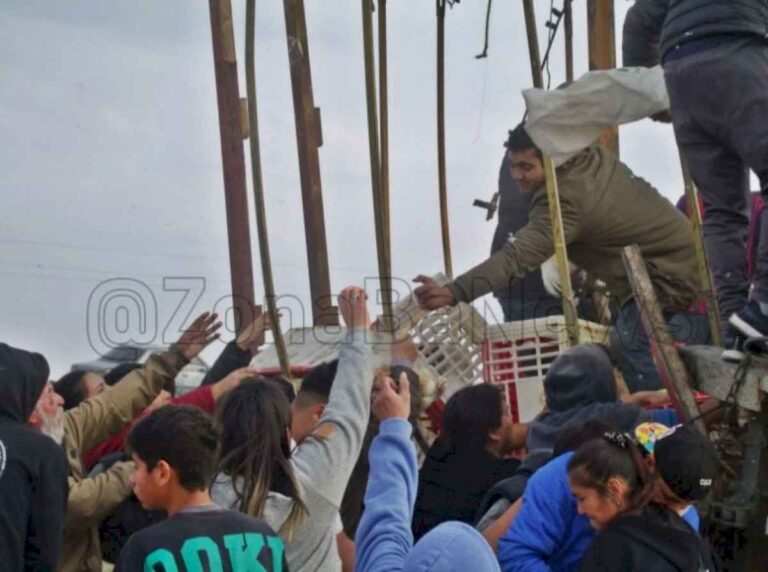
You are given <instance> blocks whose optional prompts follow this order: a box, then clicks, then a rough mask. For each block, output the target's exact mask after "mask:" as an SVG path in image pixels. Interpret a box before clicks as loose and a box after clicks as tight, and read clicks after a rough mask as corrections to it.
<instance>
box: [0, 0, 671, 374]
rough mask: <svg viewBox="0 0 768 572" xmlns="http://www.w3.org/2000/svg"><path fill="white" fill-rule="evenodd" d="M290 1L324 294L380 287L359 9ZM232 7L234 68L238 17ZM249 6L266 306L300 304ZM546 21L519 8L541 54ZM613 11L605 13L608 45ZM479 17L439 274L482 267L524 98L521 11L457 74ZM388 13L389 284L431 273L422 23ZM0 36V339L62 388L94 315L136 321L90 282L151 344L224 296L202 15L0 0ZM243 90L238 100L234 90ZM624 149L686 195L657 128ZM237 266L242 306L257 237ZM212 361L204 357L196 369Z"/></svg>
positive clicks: (284, 79)
mask: <svg viewBox="0 0 768 572" xmlns="http://www.w3.org/2000/svg"><path fill="white" fill-rule="evenodd" d="M305 3H306V9H307V25H308V29H309V42H310V49H311V54H312V65H313V69H312V71H313V82H314V88H315V101H316V104H317V105H318V106H319V107H321V109H322V119H323V129H324V133H323V135H324V142H325V144H324V146H323V147H322V149H321V171H322V179H323V193H324V199H325V213H326V224H327V230H328V243H329V249H330V265H331V275H332V287H333V289H334V290H335V291H338V290H339V289H341V288H342V287H343V286H345V285H348V284H351V283H362V282H363V281H364V280H365V278H366V277H368V276H375V275H376V255H375V239H374V226H373V209H372V202H371V190H370V174H369V163H368V151H367V144H368V143H367V131H366V129H367V126H366V116H365V97H364V83H363V58H362V46H361V43H362V31H361V16H360V3H359V2H354V1H349V0H346V1H342V0H324V1H321V0H305ZM233 4H234V12H235V22H236V35H237V46H238V57H239V60H240V67H241V70H242V67H243V62H244V54H243V32H244V26H245V24H244V16H245V14H244V12H245V9H244V4H245V2H244V0H233ZM560 4H562V0H555V5H556V6H557V5H560ZM257 5H258V16H257V18H258V23H257V35H258V36H257V50H258V55H257V58H258V61H257V66H258V70H257V74H258V84H259V86H258V88H259V115H260V122H261V143H262V161H263V168H264V184H265V191H266V200H267V208H268V217H269V223H270V232H271V240H272V247H273V252H272V256H273V262H274V264H275V269H274V271H275V283H276V286H277V289H278V291H279V293H282V294H291V295H293V296H296V297H297V298H298V299H299V300H304V301H306V300H307V298H308V290H309V287H308V275H307V272H306V254H305V251H304V237H303V216H302V210H301V193H300V185H299V175H298V159H297V154H296V143H295V130H294V120H293V108H292V102H291V96H290V77H289V71H288V63H287V50H286V41H285V25H284V19H283V9H282V2H279V1H278V0H273V1H270V2H266V1H263V0H262V1H260V2H258V3H257ZM549 5H550V2H549V1H547V0H538V1H537V2H536V7H537V14H538V17H539V28H540V36H541V38H542V42H543V41H544V38H545V28H544V27H543V22H544V17H545V15H546V14H547V12H548V10H549ZM629 5H630V4H629V3H628V2H624V1H621V0H620V1H617V2H616V10H617V26H616V28H617V32H618V34H619V36H620V30H621V23H622V22H623V19H624V14H625V12H626V10H627V8H628V6H629ZM485 6H486V2H485V1H479V0H465V1H464V2H462V3H461V4H458V5H456V7H455V8H454V9H453V10H451V11H449V13H448V17H447V32H446V33H447V54H446V57H447V70H446V81H447V96H446V100H447V154H448V192H449V200H450V209H451V238H452V241H453V256H454V267H455V269H456V270H457V271H463V270H465V269H467V268H469V267H470V266H472V265H473V264H475V263H476V262H478V261H480V260H481V259H482V258H483V257H485V256H486V255H487V253H488V248H489V244H490V239H491V236H492V234H493V229H494V224H493V223H486V222H485V216H484V211H481V210H479V209H476V208H473V207H472V206H471V204H472V201H473V200H474V199H475V198H486V199H487V198H489V197H490V195H491V194H492V192H493V191H494V190H495V187H496V181H497V176H498V167H499V161H500V159H501V157H502V147H501V145H502V142H503V140H504V138H505V135H506V132H507V129H509V128H510V127H513V126H514V125H515V124H516V123H517V122H518V121H519V118H520V117H521V116H522V112H523V101H522V97H521V95H520V90H521V89H524V88H526V87H529V86H530V83H531V79H530V68H529V64H528V56H527V48H526V43H525V30H524V25H523V20H522V7H521V3H520V2H496V3H494V6H493V8H494V12H493V15H492V21H491V46H490V57H489V58H488V59H485V60H476V59H475V58H474V56H475V54H477V53H479V52H480V51H481V49H482V43H483V28H484V18H485ZM388 10H389V17H390V21H389V31H390V37H389V50H390V51H389V60H390V74H389V85H390V100H391V101H390V140H391V151H390V153H391V201H392V203H391V209H392V251H393V270H394V274H395V275H396V276H398V277H401V278H403V279H404V280H410V279H411V278H412V277H414V276H415V275H416V274H418V273H434V272H437V271H440V270H441V269H442V254H441V241H440V227H439V214H438V199H437V196H438V195H437V167H436V163H437V158H436V138H435V8H434V2H431V1H429V0H417V1H414V0H409V1H405V0H390V1H389V3H388ZM574 12H575V30H576V33H575V45H576V56H577V57H576V70H577V75H578V74H580V73H583V72H584V71H586V69H587V47H586V46H587V40H586V2H585V1H580V0H577V1H576V2H574ZM0 37H2V38H3V48H2V50H0V74H2V78H3V79H2V82H0V148H1V149H2V153H0V173H2V176H1V177H0V340H2V341H5V342H8V343H11V344H13V345H17V346H21V347H25V348H29V349H35V350H37V351H40V352H43V353H44V354H45V355H46V356H47V357H48V358H49V360H50V361H51V364H52V369H53V376H54V377H58V376H59V375H61V374H62V373H64V372H65V371H67V370H68V369H69V367H70V365H71V364H72V363H73V362H75V361H81V360H85V359H89V358H91V357H93V356H94V355H95V352H94V349H93V345H94V344H93V343H92V342H93V339H94V332H93V331H92V330H93V327H94V326H93V316H94V312H95V313H96V314H98V315H101V314H99V312H102V313H105V315H104V316H103V319H104V320H106V321H108V322H109V321H110V320H111V322H110V323H114V327H113V330H114V331H113V332H112V339H117V338H119V334H120V330H128V333H131V331H132V330H133V329H135V327H136V316H130V315H128V314H129V313H127V312H125V311H118V310H116V308H118V307H119V306H120V305H121V304H116V303H115V301H114V300H112V301H111V302H110V300H106V301H105V300H104V299H103V298H104V295H103V293H104V292H105V287H104V285H103V283H104V282H105V281H108V280H115V279H121V280H122V282H119V284H121V285H122V286H121V287H125V288H127V289H132V290H133V293H132V294H131V295H132V296H134V298H136V296H139V297H140V299H142V300H143V303H144V304H145V306H146V307H148V308H149V310H148V311H149V312H150V314H151V313H152V311H153V309H154V308H156V315H157V320H156V322H157V327H156V328H155V327H154V326H153V327H150V332H149V334H148V335H150V337H155V338H156V339H157V340H158V341H161V340H162V333H163V331H167V332H173V331H178V328H179V327H180V322H181V321H182V319H183V318H184V315H185V313H186V311H185V310H188V309H189V308H188V307H187V308H182V311H180V312H177V309H178V308H179V304H180V302H181V300H182V298H183V297H184V292H182V291H180V290H179V288H182V287H185V288H186V287H189V288H193V289H194V288H197V289H199V290H202V296H201V298H200V300H199V301H198V302H197V304H196V305H195V311H202V310H203V309H206V308H210V307H212V306H213V305H214V304H216V303H217V301H219V300H221V299H222V298H224V297H226V295H227V293H228V292H229V270H228V254H227V238H226V221H225V214H224V195H223V183H222V175H221V155H220V147H219V134H218V123H217V111H216V93H215V85H214V71H213V61H212V53H211V38H210V23H209V13H208V3H207V2H200V1H198V2H191V1H184V2H181V1H179V0H176V1H173V0H169V1H165V2H156V1H149V0H112V1H111V2H101V1H97V0H70V1H68V2H61V1H60V0H0ZM551 67H552V78H553V84H557V83H559V82H560V81H562V80H563V79H564V66H563V46H562V42H561V41H557V42H556V44H555V47H554V51H553V61H552V66H551ZM240 87H241V93H243V94H244V90H245V84H244V82H243V81H242V77H241V83H240ZM621 137H622V139H621V151H622V157H623V158H624V160H625V161H626V162H627V163H629V164H630V165H631V166H632V167H633V169H634V170H635V172H636V173H637V174H639V175H641V176H643V177H644V178H646V179H648V180H650V181H651V182H652V183H654V184H655V185H656V186H657V187H658V188H659V189H660V190H661V191H662V192H663V193H664V194H665V195H666V196H668V197H670V198H674V197H677V196H678V195H679V193H680V192H681V190H682V182H681V177H680V174H679V166H678V162H677V159H676V157H677V152H676V149H675V146H674V141H673V137H672V132H671V129H670V128H669V127H666V126H660V125H655V124H652V123H650V122H643V123H641V124H638V125H632V126H628V127H625V128H622V132H621ZM246 156H247V152H246ZM249 182H250V181H249ZM249 194H250V191H249ZM250 218H251V220H253V219H254V216H253V213H252V212H251V213H250ZM252 236H255V230H254V231H253V232H252ZM253 252H254V270H255V272H256V277H255V279H256V284H257V297H258V296H260V293H261V292H263V290H262V288H261V275H260V273H259V270H258V269H259V261H258V247H257V244H256V242H255V240H254V243H253ZM168 278H175V279H178V278H182V279H183V278H186V279H187V280H186V281H182V282H181V285H180V283H179V282H178V280H176V281H170V282H169V281H167V280H166V279H168ZM189 278H192V279H197V280H191V281H190V280H189ZM199 279H202V280H204V290H203V289H202V288H200V284H202V283H203V282H202V281H201V280H199ZM112 284H113V285H114V284H118V283H116V282H113V283H112ZM126 285H127V286H126ZM130 285H135V287H134V288H129V287H130ZM113 290H114V288H113ZM89 300H90V308H89ZM189 302H190V300H187V304H186V305H187V306H189V305H190V304H189ZM122 305H123V306H125V307H126V308H131V307H132V306H131V304H122ZM225 306H226V304H225V301H221V302H219V304H218V308H219V309H223V308H224V307H225ZM110 312H112V313H113V314H114V316H111V317H110ZM89 316H90V318H91V321H92V323H91V326H90V327H89V325H88V322H89ZM150 322H152V320H150ZM89 328H90V330H89ZM89 331H90V333H91V335H90V336H89ZM168 335H170V337H173V334H168ZM89 338H90V340H91V341H89ZM225 338H227V339H229V338H231V334H225ZM96 345H98V344H96ZM220 348H221V346H220V345H219V346H216V347H214V348H212V349H210V350H208V351H207V352H206V353H205V354H204V357H206V358H207V359H208V360H209V361H210V360H211V359H213V358H215V356H216V354H217V352H218V351H219V350H220Z"/></svg>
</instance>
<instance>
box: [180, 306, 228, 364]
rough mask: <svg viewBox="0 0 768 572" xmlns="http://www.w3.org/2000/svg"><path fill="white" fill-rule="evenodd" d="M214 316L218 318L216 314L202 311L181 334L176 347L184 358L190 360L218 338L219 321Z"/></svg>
mask: <svg viewBox="0 0 768 572" xmlns="http://www.w3.org/2000/svg"><path fill="white" fill-rule="evenodd" d="M216 318H218V315H217V314H211V313H210V312H203V313H202V314H200V315H199V316H198V317H197V319H196V320H195V321H194V322H192V324H191V325H190V326H189V328H187V329H186V331H185V332H184V333H183V334H181V337H180V338H179V340H178V341H177V342H176V347H177V348H178V349H179V351H180V352H181V354H182V355H183V356H184V357H185V358H187V359H188V360H191V359H192V358H194V357H197V356H198V355H199V354H200V352H201V351H203V350H204V349H205V347H206V346H207V345H208V344H210V343H211V342H212V341H213V340H216V339H218V338H219V335H220V334H218V333H217V331H218V329H219V328H221V322H217V321H216Z"/></svg>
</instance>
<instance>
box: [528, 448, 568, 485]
mask: <svg viewBox="0 0 768 572" xmlns="http://www.w3.org/2000/svg"><path fill="white" fill-rule="evenodd" d="M571 457H573V451H569V452H568V453H563V454H562V455H559V456H557V457H554V458H553V459H551V460H550V461H549V462H548V463H547V464H545V465H544V466H543V467H541V468H540V469H539V470H538V471H536V472H535V473H534V474H533V476H532V477H531V479H536V480H537V481H542V480H543V481H548V480H550V479H552V478H553V477H554V476H556V475H561V474H565V473H567V472H568V461H570V460H571Z"/></svg>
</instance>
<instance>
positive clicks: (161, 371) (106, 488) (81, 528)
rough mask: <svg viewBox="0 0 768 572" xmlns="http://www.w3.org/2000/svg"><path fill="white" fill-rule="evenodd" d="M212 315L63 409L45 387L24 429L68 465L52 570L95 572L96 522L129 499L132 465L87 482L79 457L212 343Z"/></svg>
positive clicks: (99, 564)
mask: <svg viewBox="0 0 768 572" xmlns="http://www.w3.org/2000/svg"><path fill="white" fill-rule="evenodd" d="M216 318H217V316H216V315H215V314H209V313H207V312H206V313H204V314H202V315H201V316H199V317H198V318H197V319H196V320H195V321H194V322H193V323H192V325H191V326H190V327H189V329H187V330H186V331H185V332H184V333H183V334H182V336H181V337H180V338H179V340H178V342H176V344H174V345H173V346H172V347H171V349H170V350H169V351H168V352H166V353H163V354H155V355H153V356H152V357H151V358H150V359H149V360H148V361H147V363H146V364H145V365H144V367H142V368H141V369H137V370H135V371H133V372H132V373H130V374H128V375H127V376H125V377H124V378H123V379H122V380H121V381H120V382H119V383H117V384H116V385H115V386H114V387H112V388H111V389H109V390H107V391H104V392H102V393H100V394H99V395H97V396H95V397H92V398H90V399H87V400H86V401H84V402H83V403H81V404H80V405H78V406H77V407H75V408H73V409H70V410H68V411H64V410H63V403H64V400H63V399H62V397H61V396H59V395H58V394H57V393H56V392H55V391H54V388H53V384H51V383H50V382H48V383H47V385H46V387H45V389H44V390H43V393H42V395H41V396H40V398H39V399H38V402H37V405H36V406H35V409H34V411H33V413H32V415H31V416H30V417H29V424H30V425H31V426H33V427H36V428H38V429H39V430H40V431H41V432H43V433H44V434H46V435H48V436H49V437H51V438H52V439H53V440H54V441H56V442H58V443H59V444H60V445H61V447H62V448H63V449H64V452H65V453H66V457H67V461H68V464H69V479H68V480H69V505H68V507H67V511H66V519H65V523H64V540H63V545H62V550H61V557H60V558H59V561H58V566H57V568H56V569H57V570H58V571H60V572H101V569H102V558H101V545H100V542H99V532H98V527H99V524H100V522H101V521H102V520H103V519H104V518H105V517H106V516H107V515H109V514H110V513H111V512H112V511H113V510H114V509H115V508H117V506H118V505H119V504H120V503H121V502H122V501H124V500H125V499H126V498H128V496H129V495H130V494H131V492H132V490H133V487H132V484H131V480H130V477H131V474H132V473H133V472H134V470H135V466H134V464H133V462H132V461H126V462H118V463H115V464H113V465H112V466H111V467H110V468H109V469H108V470H107V471H105V472H104V473H101V474H99V475H97V476H95V477H93V478H89V477H87V472H86V470H85V468H84V467H83V462H82V458H81V456H82V452H83V451H87V450H89V449H91V448H93V447H94V446H95V445H98V444H99V443H101V442H102V441H104V440H106V439H108V438H110V437H111V436H112V435H114V434H116V433H118V432H119V431H120V430H121V429H122V428H123V427H124V426H125V425H126V424H127V423H129V422H130V421H131V420H132V419H133V418H134V417H136V416H137V415H138V414H139V413H140V412H141V411H142V410H143V409H144V408H145V407H147V406H148V405H149V404H150V403H152V401H153V400H154V398H155V397H156V396H157V395H158V394H159V393H160V391H161V390H162V388H163V386H164V385H165V384H166V383H167V382H168V381H170V380H171V379H173V378H174V377H176V374H177V373H178V372H179V371H180V370H181V369H182V368H183V367H184V366H185V365H186V364H187V363H189V360H191V359H192V358H194V357H195V356H197V355H198V354H199V353H200V352H201V351H202V350H203V349H204V348H205V347H206V346H207V345H208V344H210V343H211V342H212V341H213V340H215V339H216V338H218V337H219V336H218V334H217V333H216V331H217V330H218V329H219V328H220V327H221V323H220V322H216Z"/></svg>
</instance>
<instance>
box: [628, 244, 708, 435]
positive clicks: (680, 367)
mask: <svg viewBox="0 0 768 572" xmlns="http://www.w3.org/2000/svg"><path fill="white" fill-rule="evenodd" d="M622 257H623V259H624V267H625V268H626V271H627V276H628V278H629V282H630V284H631V285H632V290H633V291H634V293H635V303H636V304H637V305H638V308H639V310H640V318H641V321H642V324H643V329H644V330H645V333H646V335H647V336H648V340H649V341H650V343H651V351H652V353H653V356H654V361H655V362H656V367H658V369H659V373H660V374H661V379H662V381H663V382H664V385H665V386H666V388H667V391H668V392H669V396H670V398H671V399H672V403H673V405H674V406H675V409H676V410H677V412H678V414H679V415H680V417H681V418H682V419H685V420H686V421H690V420H691V419H694V418H696V417H698V415H699V409H698V407H697V406H696V400H695V399H694V397H693V392H692V390H691V387H692V385H691V381H690V378H689V376H688V371H687V370H686V369H685V364H684V363H683V360H682V359H681V358H680V355H679V354H678V353H677V347H676V346H675V340H674V338H673V337H672V334H670V333H669V327H668V326H667V322H666V320H665V319H664V314H662V312H661V306H659V302H658V300H657V299H656V292H655V291H654V289H653V283H652V282H651V278H650V276H649V275H648V270H647V269H646V267H645V262H644V261H643V255H642V253H641V252H640V247H639V246H637V245H636V244H633V245H632V246H627V247H625V248H624V250H623V251H622ZM694 424H695V426H696V428H697V429H698V430H699V431H701V433H702V434H703V435H707V430H706V428H705V427H704V422H703V421H702V420H701V419H698V420H697V421H696V422H695V423H694Z"/></svg>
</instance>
